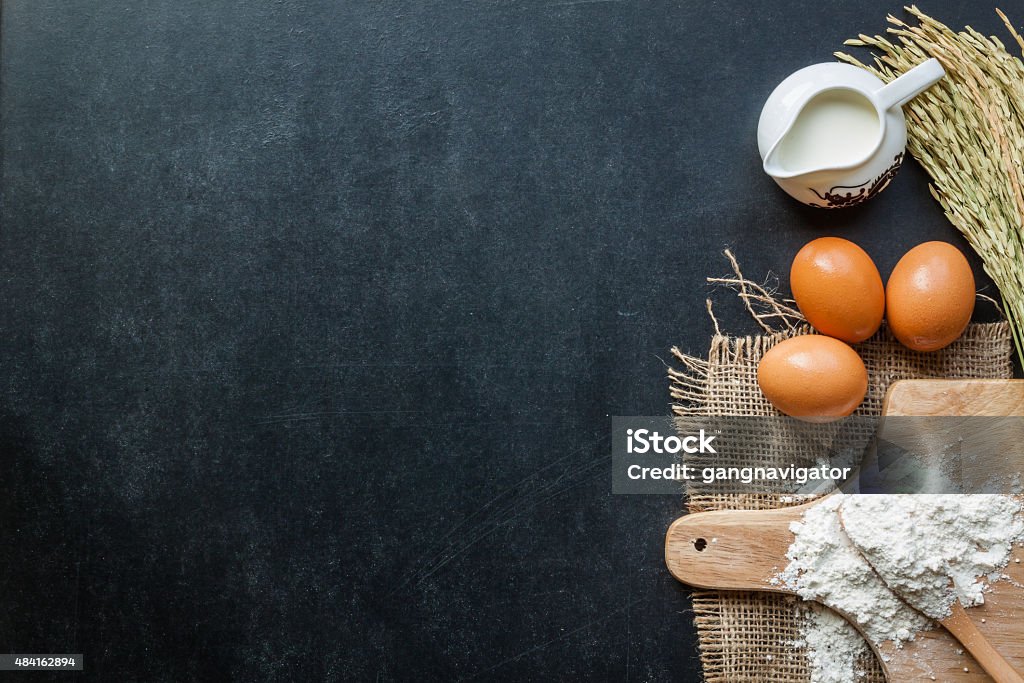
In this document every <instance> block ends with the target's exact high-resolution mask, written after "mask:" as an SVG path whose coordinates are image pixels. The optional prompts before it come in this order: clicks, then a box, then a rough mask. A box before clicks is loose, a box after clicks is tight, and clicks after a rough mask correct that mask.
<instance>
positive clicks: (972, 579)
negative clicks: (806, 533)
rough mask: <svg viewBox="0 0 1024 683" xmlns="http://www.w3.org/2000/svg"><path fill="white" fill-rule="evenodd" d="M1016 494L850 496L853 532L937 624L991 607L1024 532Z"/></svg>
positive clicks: (887, 576) (849, 529)
mask: <svg viewBox="0 0 1024 683" xmlns="http://www.w3.org/2000/svg"><path fill="white" fill-rule="evenodd" d="M1020 512H1021V506H1020V503H1019V502H1017V501H1016V500H1015V499H1013V498H1011V497H1010V496H1000V495H969V496H967V495H965V496H941V495H923V496H921V495H919V496H849V497H847V499H846V500H845V502H844V503H843V506H842V509H841V511H840V515H841V517H842V518H843V526H844V528H845V530H846V534H847V535H848V536H849V537H850V540H852V541H853V544H854V545H855V546H857V548H858V549H859V550H860V551H861V553H862V554H863V555H864V556H865V557H866V558H867V559H868V561H869V562H870V563H871V566H873V567H874V568H875V570H876V571H877V572H878V573H879V575H881V577H882V579H883V580H884V581H885V582H886V583H888V584H889V585H890V586H892V588H893V589H895V590H896V592H897V593H899V594H900V595H901V596H902V597H903V599H904V600H906V601H907V602H909V603H910V604H911V605H913V606H914V607H915V608H917V609H918V610H920V611H922V612H924V613H925V614H927V615H928V616H929V617H931V618H932V619H944V618H945V617H948V616H949V614H950V607H951V606H952V605H953V603H954V602H955V601H956V600H958V599H959V600H960V603H961V604H962V605H963V606H964V607H970V606H972V605H980V604H982V603H983V602H985V595H984V590H985V586H986V583H985V580H984V579H985V578H988V580H989V581H997V580H998V579H999V576H1000V573H1001V571H1002V569H1003V567H1005V566H1006V563H1007V562H1009V560H1010V553H1011V552H1012V551H1013V543H1014V541H1016V540H1017V539H1019V538H1020V537H1021V535H1022V533H1024V519H1022V517H1021V515H1020Z"/></svg>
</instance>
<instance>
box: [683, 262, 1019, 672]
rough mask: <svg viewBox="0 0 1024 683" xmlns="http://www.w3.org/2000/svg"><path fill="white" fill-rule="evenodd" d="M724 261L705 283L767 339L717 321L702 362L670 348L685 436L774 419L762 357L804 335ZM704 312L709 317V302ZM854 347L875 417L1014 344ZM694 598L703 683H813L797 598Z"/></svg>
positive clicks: (877, 341) (716, 594)
mask: <svg viewBox="0 0 1024 683" xmlns="http://www.w3.org/2000/svg"><path fill="white" fill-rule="evenodd" d="M727 256H728V257H729V258H730V261H732V263H733V267H734V269H735V271H736V276H735V277H730V278H709V280H710V281H711V282H718V283H723V284H726V285H729V286H732V287H734V288H735V289H737V290H738V291H739V295H740V298H741V299H742V300H743V301H744V303H745V304H746V305H747V309H748V310H749V311H750V313H751V314H752V315H753V316H754V318H755V320H756V321H757V322H758V323H759V324H760V325H761V327H762V328H763V329H764V331H765V333H764V334H763V335H761V336H746V337H732V336H728V335H725V334H722V333H721V331H720V330H719V329H718V324H717V322H716V323H715V329H716V334H715V335H714V337H713V338H712V340H711V349H710V351H709V352H708V355H707V357H706V358H701V357H696V356H691V355H687V354H685V353H683V352H681V351H680V350H679V349H672V354H673V357H674V361H675V363H676V366H675V367H672V368H670V369H669V383H670V392H671V395H672V398H673V401H674V403H673V406H672V407H673V411H674V413H675V415H676V421H677V423H678V425H679V427H680V429H681V431H686V429H687V425H688V424H689V423H690V422H692V421H693V420H700V419H703V418H707V417H713V416H731V415H751V416H768V415H778V413H777V412H776V411H775V409H774V408H772V406H771V405H770V404H769V403H768V401H767V400H766V399H765V398H764V396H763V394H761V391H760V389H758V386H757V374H756V373H757V364H758V361H759V360H760V359H761V356H762V355H763V354H764V353H765V351H767V350H768V349H769V348H771V347H772V345H774V344H776V343H778V342H779V341H781V340H783V339H786V338H788V337H790V336H793V335H796V334H803V333H806V332H808V331H809V330H808V328H807V327H806V323H805V321H804V320H803V318H802V317H801V316H800V314H799V311H797V310H796V309H795V307H794V306H793V305H792V302H791V301H787V300H784V299H781V298H778V297H776V296H775V295H774V293H773V292H770V291H768V290H767V289H766V288H764V287H761V286H759V285H757V284H756V283H753V282H750V281H748V280H746V279H745V278H743V277H742V275H741V274H740V273H739V268H738V267H737V266H736V263H735V260H734V259H733V258H732V255H731V254H728V252H727ZM708 311H709V313H710V312H711V307H710V302H709V305H708ZM713 318H714V316H712V319H713ZM855 348H856V349H857V351H858V352H859V353H860V355H861V357H862V358H863V359H864V364H865V365H866V366H867V370H868V375H869V378H870V385H869V386H870V388H869V390H868V395H867V398H866V399H865V400H864V403H863V404H862V405H861V407H860V408H859V409H858V412H859V413H860V414H862V415H878V414H880V412H881V408H882V400H883V398H884V397H885V392H886V390H887V389H888V387H889V384H891V383H892V382H894V381H895V380H899V379H912V378H929V377H950V378H953V377H959V378H984V377H1011V376H1012V374H1013V366H1012V361H1011V354H1012V348H1013V343H1012V338H1011V333H1010V328H1009V326H1008V325H1007V324H1006V323H1005V322H998V323H981V324H978V323H976V324H971V325H970V327H968V328H967V331H966V332H965V333H964V335H963V337H961V338H960V339H959V340H958V341H956V342H955V343H953V344H952V345H951V346H949V347H947V348H946V349H943V350H941V351H938V352H935V353H929V354H922V353H916V352H913V351H910V350H908V349H907V348H905V347H904V346H902V345H901V344H899V343H898V342H897V341H896V340H895V339H894V338H893V337H892V335H891V334H890V333H889V332H888V330H886V329H885V328H884V327H883V328H882V330H880V331H879V332H878V333H877V334H876V335H875V336H874V337H872V338H871V339H869V340H867V341H866V342H863V343H861V344H857V345H856V347H855ZM806 449H807V444H805V443H802V442H801V441H800V438H799V436H798V435H794V434H789V433H786V432H779V433H777V434H773V435H772V437H771V438H770V439H769V440H768V442H767V443H761V444H756V443H750V444H749V445H748V446H747V447H745V449H744V450H745V452H742V453H738V454H737V453H735V452H733V453H731V454H730V456H729V457H730V458H731V459H732V460H733V461H735V460H736V459H737V458H739V459H745V460H746V462H745V464H746V465H750V466H754V465H764V464H775V463H774V462H773V461H777V462H783V460H782V458H787V459H788V460H789V461H792V458H791V456H792V453H793V452H794V451H799V450H806ZM701 464H702V463H697V465H698V466H700V465H701ZM728 464H730V465H731V464H734V462H730V463H728ZM686 494H687V500H686V507H687V509H688V510H689V511H690V512H700V511H705V510H723V509H729V510H754V509H767V508H777V507H783V506H785V505H790V504H796V503H798V502H802V501H800V500H794V499H793V498H792V497H791V496H786V495H782V494H779V493H773V492H771V491H765V492H763V493H751V494H735V493H724V492H717V491H714V490H713V489H708V488H704V487H700V486H695V485H693V484H691V486H690V488H689V489H688V490H687V492H686ZM692 597H693V613H694V619H695V622H696V627H697V636H698V640H699V645H700V658H701V663H702V664H703V667H704V678H705V680H706V681H708V683H726V682H728V683H735V682H736V681H751V682H754V681H756V682H757V683H800V682H801V681H810V672H809V667H808V661H807V657H806V655H805V653H804V652H803V651H801V650H800V649H799V648H798V647H794V645H793V643H796V642H799V640H800V624H801V620H802V619H803V618H804V617H803V616H802V614H803V612H802V610H800V608H799V605H798V601H797V599H796V598H792V597H789V596H785V595H779V594H773V593H758V592H749V593H748V592H735V591H703V590H702V591H694V593H693V596H692ZM858 669H862V670H863V671H864V672H865V674H864V675H863V677H862V678H860V680H862V681H864V682H865V683H876V682H879V683H880V682H882V681H884V680H885V677H884V675H883V673H882V669H881V667H880V666H879V665H878V663H877V662H876V661H874V658H873V656H870V655H869V656H867V657H865V658H864V661H862V662H858Z"/></svg>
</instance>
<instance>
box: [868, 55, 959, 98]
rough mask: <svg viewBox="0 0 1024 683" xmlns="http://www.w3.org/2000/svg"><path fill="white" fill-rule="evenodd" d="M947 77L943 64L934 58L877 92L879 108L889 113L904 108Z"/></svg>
mask: <svg viewBox="0 0 1024 683" xmlns="http://www.w3.org/2000/svg"><path fill="white" fill-rule="evenodd" d="M945 75H946V71H945V69H943V68H942V64H940V63H939V60H937V59H935V58H934V57H932V58H931V59H929V60H928V61H926V62H921V63H920V64H918V65H917V66H915V67H914V68H913V69H911V70H910V71H908V72H907V73H905V74H903V75H902V76H900V77H899V78H897V79H896V80H894V81H890V82H889V83H888V84H886V85H884V86H882V87H881V88H879V89H878V90H876V91H875V101H876V103H877V104H878V108H879V109H881V110H882V111H887V110H889V109H892V108H893V107H902V106H903V105H904V104H906V103H907V102H909V101H910V100H912V99H914V98H915V97H917V96H918V95H920V94H921V93H922V92H924V91H925V90H927V89H928V88H930V87H931V86H933V85H935V84H936V83H938V82H939V81H940V80H942V77H943V76H945Z"/></svg>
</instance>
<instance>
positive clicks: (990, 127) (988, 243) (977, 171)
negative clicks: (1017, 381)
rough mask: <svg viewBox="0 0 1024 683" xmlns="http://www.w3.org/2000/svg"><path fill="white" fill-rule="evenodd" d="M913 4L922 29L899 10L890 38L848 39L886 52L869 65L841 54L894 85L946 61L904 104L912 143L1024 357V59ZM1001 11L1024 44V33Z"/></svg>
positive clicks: (990, 38) (1023, 47)
mask: <svg viewBox="0 0 1024 683" xmlns="http://www.w3.org/2000/svg"><path fill="white" fill-rule="evenodd" d="M905 9H906V10H907V11H908V12H909V13H910V14H911V15H913V16H914V17H915V18H916V19H917V21H918V24H917V25H916V26H911V25H909V24H907V23H905V22H904V21H902V20H900V19H898V18H896V17H894V16H892V15H890V16H889V17H888V21H889V23H890V24H891V26H890V27H889V28H888V30H887V33H888V36H889V37H885V36H879V35H876V36H869V35H866V34H861V35H860V36H858V37H857V38H854V39H851V40H848V41H846V43H845V44H846V45H849V46H856V47H866V48H870V49H872V50H875V51H877V56H875V58H874V60H872V61H871V62H870V63H868V64H865V63H862V62H861V61H859V60H858V59H857V58H855V57H853V56H852V55H850V54H847V53H845V52H837V53H835V54H836V57H838V58H839V59H840V60H841V61H844V62H847V63H849V64H853V65H855V66H859V67H862V68H864V69H867V70H868V71H871V72H872V73H874V74H875V75H877V76H878V77H879V78H881V79H882V80H884V81H887V82H888V81H891V80H892V79H894V78H896V77H897V76H899V75H900V74H902V73H904V72H905V71H907V70H909V69H911V68H913V67H914V66H916V65H918V64H920V63H921V62H922V61H924V60H925V59H928V58H929V57H935V58H936V59H938V60H939V61H940V62H941V63H942V66H943V68H945V70H946V78H944V79H942V80H941V81H940V82H939V83H938V84H937V85H935V86H934V87H932V88H929V89H928V90H927V91H925V92H924V93H923V94H922V95H920V96H918V97H916V98H914V99H913V100H911V102H910V103H909V104H907V105H905V106H904V108H903V111H904V114H905V115H906V118H907V149H908V150H909V151H910V153H911V154H912V155H913V156H914V157H915V158H916V159H917V160H918V162H920V164H921V165H922V166H923V167H924V169H925V170H926V171H927V172H928V175H929V176H931V179H932V183H931V186H930V190H931V193H932V196H933V197H935V199H936V200H938V202H939V204H940V205H941V206H942V209H943V211H945V214H946V217H947V218H949V220H950V222H952V223H953V225H954V226H956V228H957V229H958V230H959V231H960V232H961V233H963V235H964V237H965V238H966V239H967V242H968V243H969V244H970V245H971V248H972V249H974V250H975V251H976V252H977V253H978V255H979V256H980V257H981V260H982V262H983V263H984V267H985V272H986V273H988V275H989V277H991V278H992V280H993V282H995V284H996V286H998V287H999V292H1000V295H1001V297H1002V300H1003V306H1002V309H1003V311H1004V313H1005V315H1006V317H1007V319H1008V320H1009V322H1010V326H1011V328H1012V330H1013V340H1014V344H1015V345H1016V347H1017V355H1018V357H1019V358H1020V359H1021V362H1022V363H1024V62H1021V60H1020V59H1019V58H1018V57H1015V56H1013V55H1011V54H1010V53H1009V52H1008V51H1007V50H1006V47H1005V46H1004V45H1003V43H1002V42H1000V41H999V39H998V38H995V37H994V36H984V35H982V34H981V33H978V32H977V31H975V30H974V29H972V28H971V27H970V26H967V27H965V28H964V30H962V31H959V32H956V31H953V30H952V29H950V28H949V27H948V26H946V25H945V24H942V23H941V22H939V21H937V20H935V19H933V18H932V17H929V16H928V15H926V14H925V13H924V12H922V11H921V10H919V9H918V8H917V7H915V6H911V7H907V8H905ZM996 12H997V13H998V14H999V17H1000V18H1001V19H1002V21H1003V23H1004V24H1005V25H1006V27H1007V29H1008V30H1009V32H1010V35H1011V36H1012V37H1013V39H1014V41H1015V42H1016V43H1017V46H1018V47H1019V48H1020V49H1021V50H1022V51H1024V38H1022V37H1021V35H1020V34H1019V33H1018V32H1017V31H1016V30H1015V29H1014V27H1013V24H1011V23H1010V21H1009V19H1008V18H1007V17H1006V15H1005V14H1003V13H1002V12H1001V11H1000V10H998V9H997V10H996Z"/></svg>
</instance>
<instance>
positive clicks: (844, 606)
mask: <svg viewBox="0 0 1024 683" xmlns="http://www.w3.org/2000/svg"><path fill="white" fill-rule="evenodd" d="M844 498H846V496H842V495H833V496H830V497H829V498H826V499H825V500H823V501H822V502H820V503H818V504H817V505H814V506H812V507H810V508H809V509H808V510H807V512H805V513H804V517H803V520H802V521H799V522H793V524H792V525H791V526H790V529H791V530H792V531H793V534H794V535H795V538H794V540H793V543H792V545H790V547H789V550H788V551H787V553H786V557H788V558H789V565H788V566H787V567H786V569H785V570H784V571H783V572H782V573H781V574H779V575H778V576H777V577H776V579H775V582H776V583H780V584H782V585H784V586H785V587H786V588H788V589H790V590H792V591H793V592H795V593H796V594H797V595H799V596H800V597H802V598H804V599H807V600H816V601H817V602H820V603H822V604H825V605H827V606H829V607H831V608H833V609H835V610H838V611H839V612H841V613H842V614H844V615H846V616H848V617H849V618H851V619H852V620H853V621H854V622H855V623H856V624H857V625H858V626H859V627H860V629H861V631H862V632H863V633H864V635H865V636H867V637H868V638H870V639H871V640H873V641H874V642H875V643H882V642H884V641H887V640H893V641H896V642H897V643H900V642H902V641H905V640H910V639H912V638H913V636H914V634H915V633H917V632H918V631H921V630H923V629H924V628H925V627H927V626H928V623H929V620H928V619H926V618H925V617H924V616H922V615H921V614H919V613H917V612H915V611H914V610H913V609H911V608H910V607H908V606H907V605H906V604H905V603H904V602H903V601H901V600H900V599H899V598H898V597H897V596H896V595H895V594H894V593H893V592H892V591H891V590H889V588H888V587H886V585H885V583H883V582H882V580H881V579H880V578H879V577H878V575H877V574H876V573H875V571H874V570H873V569H872V568H871V565H869V564H868V562H867V560H865V559H864V558H863V557H862V556H861V554H860V553H859V552H857V550H856V548H854V546H853V544H852V543H850V540H849V538H847V537H846V534H845V533H843V528H842V524H841V523H840V519H839V515H838V514H837V510H838V508H839V506H840V505H841V504H842V502H843V500H844Z"/></svg>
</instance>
